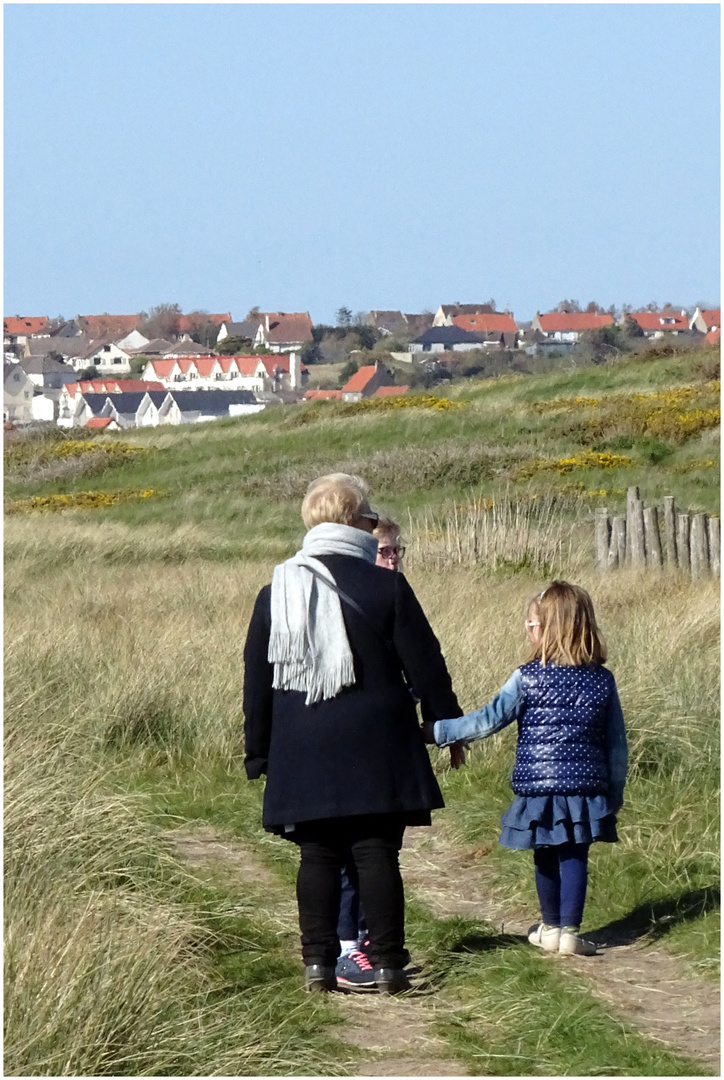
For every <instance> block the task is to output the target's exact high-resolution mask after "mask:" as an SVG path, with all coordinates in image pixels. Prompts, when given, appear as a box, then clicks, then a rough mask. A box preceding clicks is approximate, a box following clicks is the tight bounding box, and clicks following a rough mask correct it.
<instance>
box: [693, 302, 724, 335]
mask: <svg viewBox="0 0 724 1080" xmlns="http://www.w3.org/2000/svg"><path fill="white" fill-rule="evenodd" d="M689 326H690V328H691V329H692V330H698V331H699V333H700V334H710V333H711V331H712V330H721V309H720V308H706V309H704V310H703V311H702V309H701V308H697V309H696V311H695V312H694V314H693V315H692V316H691V323H690V324H689Z"/></svg>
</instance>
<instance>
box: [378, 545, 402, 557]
mask: <svg viewBox="0 0 724 1080" xmlns="http://www.w3.org/2000/svg"><path fill="white" fill-rule="evenodd" d="M377 554H378V555H380V556H381V557H382V558H383V559H391V558H392V556H393V555H398V556H399V557H400V558H402V556H403V555H404V554H405V548H404V547H403V546H402V545H401V544H398V545H397V547H387V546H385V547H381V548H378V549H377Z"/></svg>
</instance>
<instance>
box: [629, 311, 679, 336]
mask: <svg viewBox="0 0 724 1080" xmlns="http://www.w3.org/2000/svg"><path fill="white" fill-rule="evenodd" d="M626 318H627V319H633V321H634V322H635V323H637V324H638V326H640V327H641V329H642V330H643V332H644V337H649V338H660V337H663V336H664V334H677V335H678V334H687V333H688V332H689V316H688V314H687V312H686V311H684V310H683V309H682V310H681V311H672V310H669V309H667V310H665V311H632V312H630V313H629V314H628V315H627V316H626ZM624 321H625V320H624Z"/></svg>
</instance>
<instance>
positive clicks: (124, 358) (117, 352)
mask: <svg viewBox="0 0 724 1080" xmlns="http://www.w3.org/2000/svg"><path fill="white" fill-rule="evenodd" d="M73 366H74V367H75V368H76V370H83V368H87V367H96V368H98V371H99V373H100V374H103V375H106V374H108V375H129V374H130V372H131V354H130V352H128V351H127V350H126V349H122V348H121V347H120V345H116V343H115V341H92V342H91V344H90V346H89V347H88V349H87V350H86V353H85V356H82V357H76V358H75V359H74V361H73Z"/></svg>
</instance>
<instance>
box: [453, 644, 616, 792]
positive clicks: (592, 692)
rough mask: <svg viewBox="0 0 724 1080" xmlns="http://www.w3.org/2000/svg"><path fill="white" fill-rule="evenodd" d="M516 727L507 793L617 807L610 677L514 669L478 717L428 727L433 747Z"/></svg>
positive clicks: (593, 669)
mask: <svg viewBox="0 0 724 1080" xmlns="http://www.w3.org/2000/svg"><path fill="white" fill-rule="evenodd" d="M514 720H517V722H518V747H517V751H516V756H515V768H514V769H513V778H512V787H513V791H514V792H515V794H516V795H531V796H534V795H601V794H606V795H608V796H609V799H610V800H611V802H612V803H613V805H614V808H615V809H618V808H619V807H620V806H621V804H622V802H623V788H624V784H625V782H626V770H627V767H628V751H627V747H626V729H625V727H624V722H623V713H622V712H621V704H620V702H619V698H618V691H617V689H616V682H615V680H614V677H613V675H612V674H611V672H610V671H609V670H608V669H607V668H605V667H602V666H601V665H598V664H590V665H581V666H580V667H576V666H573V665H563V664H562V665H557V664H545V665H543V664H541V663H540V661H539V660H533V661H531V662H530V663H529V664H523V665H522V667H519V668H517V669H516V670H515V671H514V672H513V674H512V675H511V677H510V678H509V679H508V681H507V683H506V684H505V686H504V687H503V688H502V690H501V691H500V693H499V694H498V695H497V696H496V697H495V698H493V700H492V701H491V702H490V703H489V704H488V705H485V706H483V708H482V709H476V710H475V711H474V712H470V713H467V714H466V715H465V716H461V717H458V718H456V719H450V720H438V721H437V723H436V724H435V725H434V733H435V742H436V743H437V745H438V746H448V745H449V744H450V743H453V742H458V741H459V740H465V741H469V740H473V739H484V738H486V737H487V736H488V735H493V734H494V733H495V732H496V731H501V730H502V729H503V728H505V727H507V726H508V724H511V723H512V722H513V721H514Z"/></svg>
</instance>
